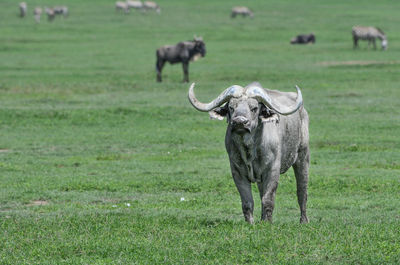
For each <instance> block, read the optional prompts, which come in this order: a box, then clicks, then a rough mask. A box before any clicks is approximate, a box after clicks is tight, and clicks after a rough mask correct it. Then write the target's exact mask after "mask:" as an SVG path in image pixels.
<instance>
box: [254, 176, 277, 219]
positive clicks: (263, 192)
mask: <svg viewBox="0 0 400 265" xmlns="http://www.w3.org/2000/svg"><path fill="white" fill-rule="evenodd" d="M278 181H279V170H278V169H275V170H271V171H270V172H268V173H267V175H266V176H264V178H263V179H262V182H260V183H257V184H258V190H259V191H260V198H261V220H263V221H269V222H271V223H272V213H273V211H274V207H275V194H276V189H277V188H278Z"/></svg>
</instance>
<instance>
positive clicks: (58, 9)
mask: <svg viewBox="0 0 400 265" xmlns="http://www.w3.org/2000/svg"><path fill="white" fill-rule="evenodd" d="M53 10H54V14H55V15H63V16H64V17H68V7H67V6H55V7H53Z"/></svg>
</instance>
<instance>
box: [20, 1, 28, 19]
mask: <svg viewBox="0 0 400 265" xmlns="http://www.w3.org/2000/svg"><path fill="white" fill-rule="evenodd" d="M27 11H28V5H27V4H26V3H25V2H21V3H19V16H20V17H25V16H26V13H27Z"/></svg>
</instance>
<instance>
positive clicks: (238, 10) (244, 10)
mask: <svg viewBox="0 0 400 265" xmlns="http://www.w3.org/2000/svg"><path fill="white" fill-rule="evenodd" d="M237 15H242V16H243V17H247V16H249V17H254V13H253V11H251V10H250V8H248V7H245V6H235V7H233V8H232V12H231V17H232V18H235V17H236V16H237Z"/></svg>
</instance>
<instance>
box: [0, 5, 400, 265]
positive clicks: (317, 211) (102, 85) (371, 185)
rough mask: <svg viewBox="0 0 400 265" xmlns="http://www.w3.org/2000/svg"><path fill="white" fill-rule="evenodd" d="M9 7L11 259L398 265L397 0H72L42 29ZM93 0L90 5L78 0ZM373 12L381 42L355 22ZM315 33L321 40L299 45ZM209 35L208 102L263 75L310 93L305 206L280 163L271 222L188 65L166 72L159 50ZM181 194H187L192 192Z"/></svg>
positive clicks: (1, 69) (4, 230) (3, 235)
mask: <svg viewBox="0 0 400 265" xmlns="http://www.w3.org/2000/svg"><path fill="white" fill-rule="evenodd" d="M27 2H28V8H29V11H28V13H29V16H28V17H26V18H24V19H20V18H18V17H17V14H18V1H11V0H2V1H1V2H0V134H1V136H0V264H161V263H166V264H183V263H185V264H243V263H252V264H399V263H400V229H399V227H400V210H399V209H400V141H399V135H400V100H399V97H400V92H399V89H400V88H399V84H400V32H399V25H400V16H399V15H398V10H399V9H400V2H399V1H396V0H393V1H359V0H351V1H350V0H337V1H316V0H314V1H308V0H300V1H288V0H284V1H281V0H275V1H262V0H259V1H245V2H246V5H248V6H250V7H252V8H253V10H254V11H255V17H254V19H249V18H244V19H243V18H241V17H239V18H237V19H231V18H230V17H229V15H230V8H231V7H232V6H233V5H240V4H243V3H244V2H243V1H229V3H228V1H223V0H214V1H208V0H204V1H194V0H187V1H178V0H159V4H160V6H161V10H162V12H161V15H157V14H156V13H148V14H141V13H138V12H132V13H131V14H129V15H124V14H117V13H116V12H115V10H114V1H111V0H107V1H106V0H97V1H80V0H69V1H65V3H67V4H68V6H69V8H70V17H69V18H67V19H62V18H60V17H57V18H56V19H55V21H54V22H53V23H48V22H47V21H46V18H45V17H44V16H43V17H42V23H41V24H35V23H34V19H33V15H32V10H33V7H34V6H35V5H41V6H45V5H47V6H51V5H55V4H60V3H61V2H60V1H55V0H37V1H35V0H33V1H27ZM82 2H84V3H82ZM356 24H360V25H376V26H379V27H381V28H382V29H383V30H384V31H385V32H386V33H387V36H388V40H389V48H388V50H387V51H385V52H382V51H380V50H377V51H374V50H371V49H368V48H367V43H361V48H360V49H359V50H356V51H355V50H353V49H352V41H351V33H350V32H351V27H352V26H353V25H356ZM309 32H314V33H315V34H316V36H317V42H316V44H315V45H307V46H291V45H289V41H290V39H291V38H292V37H293V36H294V35H296V34H299V33H309ZM194 34H197V35H201V36H203V37H204V40H205V42H206V45H207V54H206V57H205V58H203V59H201V60H199V61H197V62H195V63H192V64H191V65H190V79H191V81H195V82H196V83H197V87H196V94H197V95H198V97H199V99H201V100H203V101H208V100H211V99H213V98H214V97H215V96H217V95H218V94H219V93H220V92H221V91H222V90H223V89H225V88H226V87H228V86H230V85H233V84H238V85H242V86H244V85H246V84H248V83H250V82H252V81H259V82H261V84H263V85H264V86H265V87H268V88H270V89H279V90H283V91H294V85H295V84H298V85H299V86H300V87H301V88H302V91H303V97H304V100H305V107H306V109H307V110H308V112H309V115H310V141H311V169H310V183H309V203H308V215H309V218H310V223H309V224H307V225H300V224H299V223H298V222H299V217H300V215H299V209H298V205H297V199H296V191H295V180H294V174H293V171H292V170H290V171H289V172H287V173H286V174H284V175H282V176H281V179H280V184H279V188H278V191H277V198H276V208H275V211H274V223H273V224H270V223H263V222H260V221H258V220H259V219H260V212H261V210H260V202H259V200H258V191H257V189H256V187H254V190H253V192H254V197H255V203H256V207H255V218H256V219H257V222H256V224H255V225H248V224H247V223H245V222H244V220H243V216H242V212H241V203H240V198H239V194H238V192H237V190H236V187H235V185H234V183H233V180H232V178H231V176H230V169H229V161H228V157H227V154H226V151H225V148H224V134H225V128H226V123H225V122H216V121H210V120H209V118H208V115H207V114H204V113H200V112H197V111H196V110H194V109H193V107H191V105H190V104H189V102H188V100H187V90H188V87H189V85H188V84H183V83H181V80H182V78H183V76H182V69H181V66H179V65H174V66H171V65H166V67H165V69H164V73H163V77H164V82H163V83H161V84H159V83H156V82H155V78H156V75H155V50H156V48H158V47H159V46H161V45H164V44H175V43H177V42H178V41H181V40H188V39H191V38H192V37H193V35H194ZM181 198H184V200H182V199H181Z"/></svg>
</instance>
